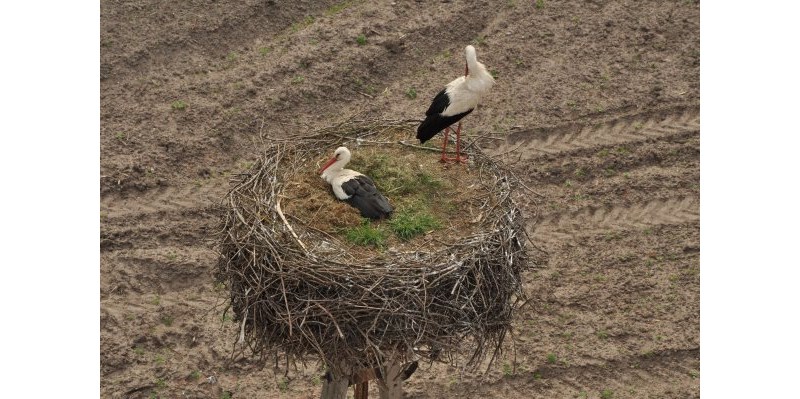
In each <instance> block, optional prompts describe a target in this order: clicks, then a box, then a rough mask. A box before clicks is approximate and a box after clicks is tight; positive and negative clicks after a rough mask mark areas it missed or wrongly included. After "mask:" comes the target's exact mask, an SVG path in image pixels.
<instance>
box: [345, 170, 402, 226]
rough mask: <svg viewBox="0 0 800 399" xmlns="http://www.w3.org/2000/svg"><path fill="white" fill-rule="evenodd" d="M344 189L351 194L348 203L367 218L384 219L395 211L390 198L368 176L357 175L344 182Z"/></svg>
mask: <svg viewBox="0 0 800 399" xmlns="http://www.w3.org/2000/svg"><path fill="white" fill-rule="evenodd" d="M342 190H344V192H345V194H347V195H349V196H350V198H349V199H348V200H347V203H348V204H350V205H352V206H353V207H355V208H356V209H358V210H359V211H360V212H361V216H363V217H365V218H370V219H383V218H387V217H389V216H390V215H391V214H392V212H393V211H394V209H393V208H392V206H391V205H390V204H389V200H388V199H386V197H384V196H383V194H381V193H380V191H378V188H377V187H375V183H374V182H373V181H372V179H370V178H369V177H367V176H364V175H361V176H357V177H354V178H352V179H350V180H348V181H346V182H344V183H342Z"/></svg>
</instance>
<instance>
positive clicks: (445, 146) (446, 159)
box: [439, 126, 450, 162]
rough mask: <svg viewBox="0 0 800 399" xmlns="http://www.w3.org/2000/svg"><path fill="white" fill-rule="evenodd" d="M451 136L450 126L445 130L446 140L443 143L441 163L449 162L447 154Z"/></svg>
mask: <svg viewBox="0 0 800 399" xmlns="http://www.w3.org/2000/svg"><path fill="white" fill-rule="evenodd" d="M448 136H450V126H448V127H446V128H444V140H443V143H442V159H440V160H439V162H447V161H448V160H449V158H447V156H446V155H445V154H447V138H448Z"/></svg>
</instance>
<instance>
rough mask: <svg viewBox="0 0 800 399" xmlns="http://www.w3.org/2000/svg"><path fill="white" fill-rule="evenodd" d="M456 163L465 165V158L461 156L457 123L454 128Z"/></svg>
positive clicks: (459, 127)
mask: <svg viewBox="0 0 800 399" xmlns="http://www.w3.org/2000/svg"><path fill="white" fill-rule="evenodd" d="M455 160H456V162H459V163H467V157H466V156H463V157H462V156H461V122H458V128H456V159H455Z"/></svg>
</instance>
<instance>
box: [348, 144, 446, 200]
mask: <svg viewBox="0 0 800 399" xmlns="http://www.w3.org/2000/svg"><path fill="white" fill-rule="evenodd" d="M353 164H354V166H355V167H359V168H361V170H360V171H361V173H364V174H365V175H367V176H369V177H371V178H372V180H373V181H375V184H376V185H377V186H378V189H379V190H381V191H382V192H383V193H384V194H385V195H387V196H390V197H391V198H397V199H399V200H401V201H402V200H404V199H408V200H416V199H421V198H429V197H431V196H432V195H433V194H435V193H436V192H437V191H438V190H440V189H441V188H442V185H443V183H442V181H441V180H439V179H437V178H435V177H434V176H432V175H431V174H430V173H427V172H425V171H421V170H414V168H413V166H411V165H408V164H406V163H399V162H396V161H395V160H394V159H392V158H390V157H388V156H386V155H376V156H374V157H371V158H364V157H354V160H353ZM357 170H358V169H357ZM405 197H408V198H405Z"/></svg>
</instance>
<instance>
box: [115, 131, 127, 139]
mask: <svg viewBox="0 0 800 399" xmlns="http://www.w3.org/2000/svg"><path fill="white" fill-rule="evenodd" d="M114 137H116V138H117V140H125V133H122V132H117V134H115V135H114Z"/></svg>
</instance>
